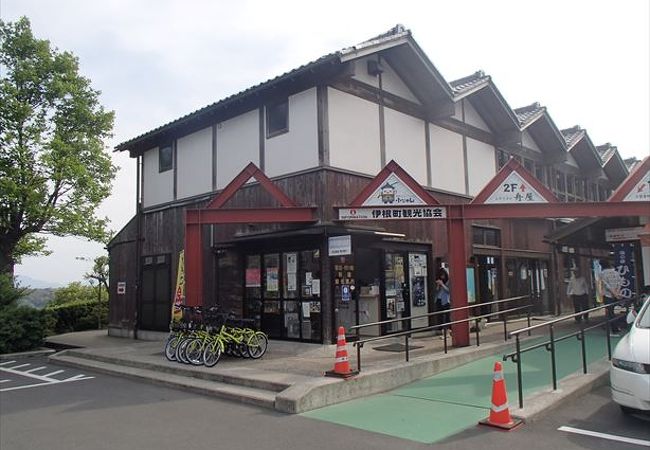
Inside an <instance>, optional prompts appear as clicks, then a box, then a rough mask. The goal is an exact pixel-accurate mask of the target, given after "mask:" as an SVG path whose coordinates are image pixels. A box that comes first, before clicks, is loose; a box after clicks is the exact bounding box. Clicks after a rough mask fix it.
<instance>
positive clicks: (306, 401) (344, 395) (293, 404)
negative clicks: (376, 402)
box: [275, 342, 511, 414]
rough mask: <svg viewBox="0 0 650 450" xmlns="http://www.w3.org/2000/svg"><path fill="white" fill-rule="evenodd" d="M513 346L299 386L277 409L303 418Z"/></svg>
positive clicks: (419, 359) (278, 399)
mask: <svg viewBox="0 0 650 450" xmlns="http://www.w3.org/2000/svg"><path fill="white" fill-rule="evenodd" d="M510 346H511V343H509V342H507V343H498V344H484V345H482V346H480V347H465V348H463V349H456V350H455V351H454V352H453V353H448V354H447V355H444V356H442V357H439V356H438V357H435V358H432V357H431V356H420V357H417V358H413V359H412V360H411V361H409V362H404V364H403V365H401V366H394V365H387V366H386V367H377V368H374V369H368V370H364V371H363V372H361V373H360V374H359V375H357V376H355V377H352V378H348V379H337V378H322V379H315V380H314V381H310V382H307V383H297V384H294V385H293V386H291V387H289V388H287V389H285V390H284V391H282V392H280V393H279V394H278V395H277V397H276V399H275V409H276V410H278V411H281V412H284V413H289V414H299V413H303V412H306V411H310V410H313V409H318V408H322V407H324V406H329V405H333V404H337V403H342V402H345V401H348V400H354V399H357V398H361V397H366V396H368V395H374V394H379V393H381V392H386V391H390V390H392V389H395V388H398V387H400V386H404V385H406V384H409V383H412V382H414V381H417V380H421V379H423V378H426V377H429V376H432V375H436V374H438V373H440V372H444V371H446V370H450V369H453V368H455V367H458V366H462V365H464V364H467V363H469V362H472V361H474V360H476V359H478V358H484V357H487V356H492V355H500V354H501V353H502V352H503V351H504V349H506V348H510Z"/></svg>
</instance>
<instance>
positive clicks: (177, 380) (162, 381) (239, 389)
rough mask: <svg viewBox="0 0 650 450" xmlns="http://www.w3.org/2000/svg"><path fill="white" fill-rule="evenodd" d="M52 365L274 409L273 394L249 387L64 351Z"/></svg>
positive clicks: (57, 355)
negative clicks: (78, 368) (87, 370)
mask: <svg viewBox="0 0 650 450" xmlns="http://www.w3.org/2000/svg"><path fill="white" fill-rule="evenodd" d="M49 359H50V360H51V361H53V362H54V363H56V364H60V365H63V366H69V367H81V368H86V369H89V370H93V371H95V372H100V373H104V374H108V375H118V376H122V377H127V378H132V379H136V380H141V381H147V382H150V383H154V384H159V385H163V386H168V387H172V388H180V389H183V390H186V391H191V392H195V393H198V394H202V395H209V396H214V397H219V398H225V399H229V400H233V401H237V402H239V403H247V404H251V405H255V406H261V407H264V408H269V409H274V408H275V397H276V392H273V391H269V390H265V389H259V388H254V387H249V386H241V385H233V384H228V383H224V382H219V381H213V380H206V379H201V378H196V377H191V376H182V375H175V374H172V373H169V372H165V373H161V372H160V371H157V370H149V369H145V368H140V367H132V366H124V365H122V364H120V365H118V364H112V363H110V362H105V361H99V360H97V359H96V358H95V359H90V358H85V357H78V356H74V355H71V354H69V353H67V352H63V353H57V354H54V355H52V356H50V358H49Z"/></svg>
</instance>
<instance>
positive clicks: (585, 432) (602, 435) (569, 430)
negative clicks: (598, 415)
mask: <svg viewBox="0 0 650 450" xmlns="http://www.w3.org/2000/svg"><path fill="white" fill-rule="evenodd" d="M558 430H559V431H566V432H567V433H575V434H582V435H585V436H592V437H597V438H601V439H608V440H610V441H618V442H625V443H626V444H634V445H643V446H646V447H650V441H646V440H643V439H635V438H629V437H625V436H617V435H615V434H606V433H598V432H597V431H589V430H581V429H580V428H573V427H565V426H562V427H560V428H558Z"/></svg>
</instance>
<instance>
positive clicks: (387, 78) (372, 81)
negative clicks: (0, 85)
mask: <svg viewBox="0 0 650 450" xmlns="http://www.w3.org/2000/svg"><path fill="white" fill-rule="evenodd" d="M371 59H372V60H375V61H376V60H377V57H376V56H368V57H365V58H361V59H358V60H355V61H353V63H354V75H353V76H352V78H354V79H355V80H358V81H361V82H363V83H366V84H369V85H370V86H374V87H376V88H379V77H375V76H372V75H370V74H369V73H368V61H369V60H371ZM381 65H382V67H383V68H384V72H383V73H382V74H381V77H382V80H381V84H382V89H383V90H385V91H386V92H390V93H391V94H395V95H397V96H399V97H402V98H405V99H407V100H410V101H412V102H415V103H418V104H420V101H419V100H418V99H417V97H416V96H415V95H413V92H411V90H410V89H409V88H408V87H407V86H406V84H405V83H404V81H402V79H401V78H400V77H399V75H397V73H396V72H395V69H393V68H392V67H391V65H390V64H388V62H387V61H386V60H382V61H381Z"/></svg>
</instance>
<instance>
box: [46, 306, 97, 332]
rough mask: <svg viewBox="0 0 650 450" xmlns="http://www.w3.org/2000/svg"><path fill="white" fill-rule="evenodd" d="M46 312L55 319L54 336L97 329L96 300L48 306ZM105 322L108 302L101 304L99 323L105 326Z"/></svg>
mask: <svg viewBox="0 0 650 450" xmlns="http://www.w3.org/2000/svg"><path fill="white" fill-rule="evenodd" d="M46 311H48V312H50V313H51V314H52V315H53V317H54V319H55V322H56V323H55V325H54V327H53V332H54V333H55V334H60V333H70V332H72V331H83V330H93V329H97V300H94V301H87V300H78V301H73V302H68V303H64V304H62V305H56V304H55V305H48V306H47V308H46ZM107 321H108V302H102V305H101V322H102V324H103V325H106V323H107Z"/></svg>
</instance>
